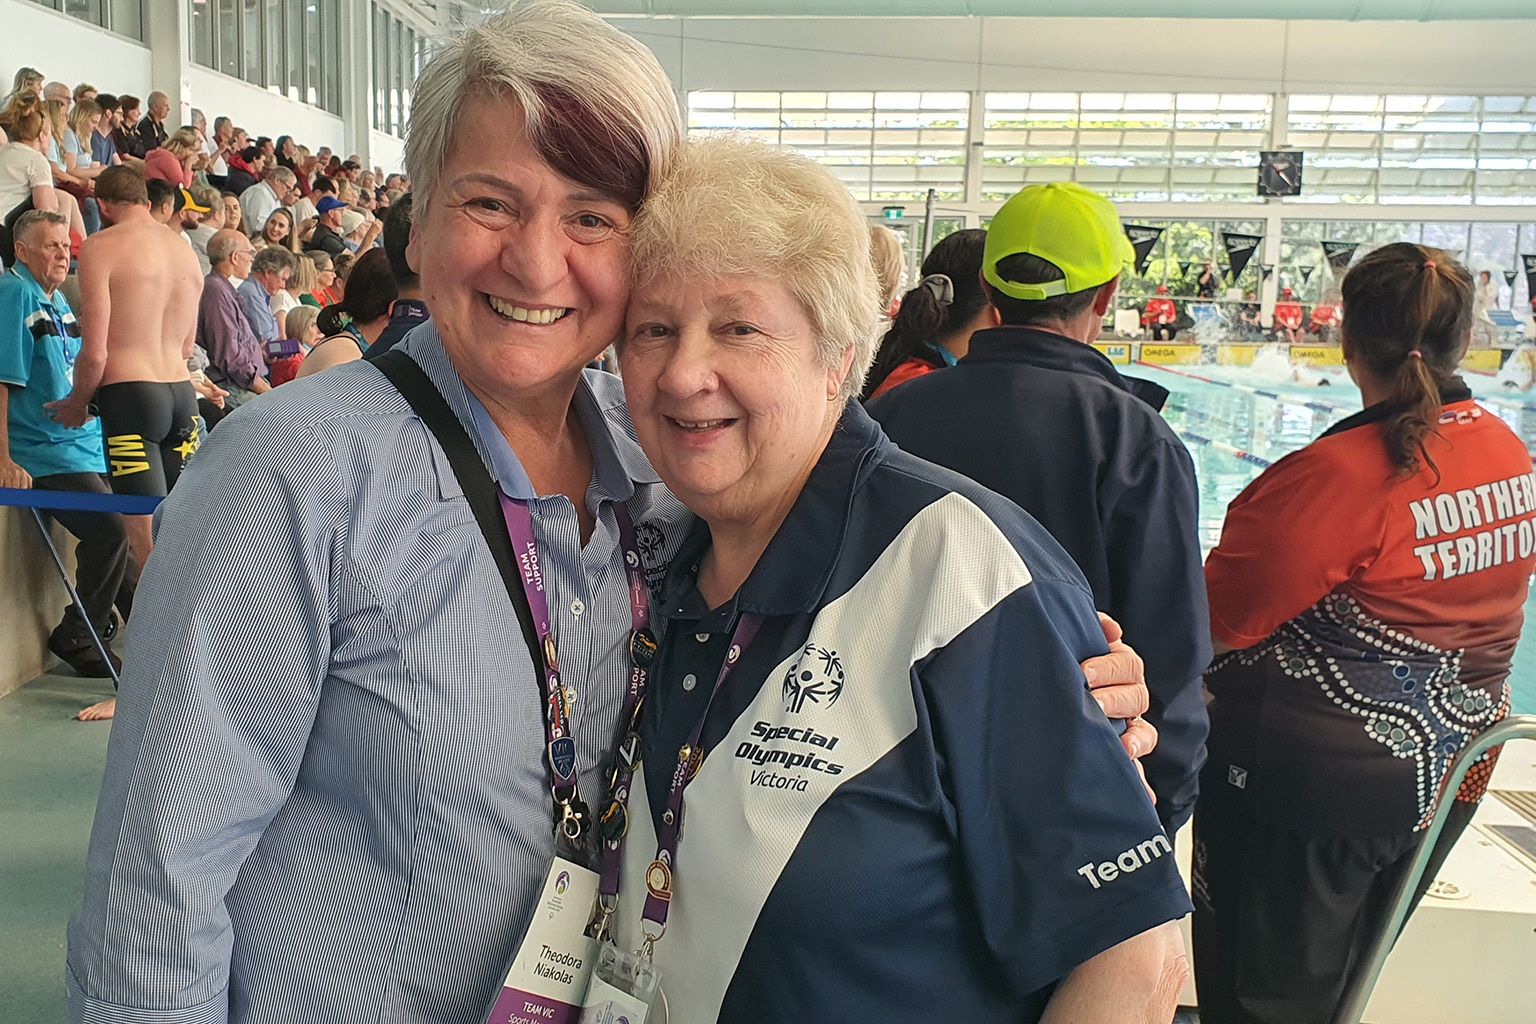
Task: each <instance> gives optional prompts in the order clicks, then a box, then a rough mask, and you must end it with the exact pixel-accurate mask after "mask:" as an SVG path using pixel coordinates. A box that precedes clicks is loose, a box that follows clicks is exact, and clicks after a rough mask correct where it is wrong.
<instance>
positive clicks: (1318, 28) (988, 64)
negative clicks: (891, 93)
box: [610, 17, 1536, 95]
mask: <svg viewBox="0 0 1536 1024" xmlns="http://www.w3.org/2000/svg"><path fill="white" fill-rule="evenodd" d="M610 20H611V21H612V22H613V23H614V24H615V25H617V26H619V27H620V28H622V29H624V30H625V31H627V32H630V33H632V34H633V35H635V36H636V37H637V38H639V39H640V40H641V41H642V42H644V43H645V44H647V45H648V46H650V47H651V49H652V50H654V51H655V52H656V54H657V57H658V58H659V59H660V60H661V62H662V66H663V67H665V68H666V70H667V73H668V74H669V75H671V76H672V81H673V84H674V85H676V86H677V87H678V89H679V90H683V91H689V90H694V89H723V90H732V89H734V90H773V91H776V90H782V89H805V90H831V89H847V90H867V89H891V90H951V89H957V90H970V89H994V90H999V91H1008V90H1019V91H1025V90H1051V91H1063V92H1075V91H1082V90H1106V91H1126V90H1138V91H1202V90H1204V91H1224V92H1295V93H1304V92H1399V93H1450V94H1478V93H1523V94H1526V95H1533V94H1536V20H1529V21H1510V22H1488V21H1478V22H1446V21H1438V22H1349V21H1293V22H1283V21H1256V20H1242V21H1238V20H1225V21H1223V20H1169V19H1157V18H1146V19H1133V18H1125V19H1113V18H754V19H748V20H739V19H737V20H733V19H720V18H686V19H676V18H667V19H647V18H623V17H614V18H611V19H610Z"/></svg>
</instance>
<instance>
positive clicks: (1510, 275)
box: [1504, 270, 1520, 288]
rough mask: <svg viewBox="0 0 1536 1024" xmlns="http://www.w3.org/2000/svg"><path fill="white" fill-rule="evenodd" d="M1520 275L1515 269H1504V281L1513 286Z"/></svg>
mask: <svg viewBox="0 0 1536 1024" xmlns="http://www.w3.org/2000/svg"><path fill="white" fill-rule="evenodd" d="M1519 276H1520V275H1519V274H1517V273H1515V272H1514V271H1513V270H1506V271H1504V283H1505V284H1506V285H1508V286H1509V287H1511V288H1513V287H1514V286H1515V278H1517V277H1519Z"/></svg>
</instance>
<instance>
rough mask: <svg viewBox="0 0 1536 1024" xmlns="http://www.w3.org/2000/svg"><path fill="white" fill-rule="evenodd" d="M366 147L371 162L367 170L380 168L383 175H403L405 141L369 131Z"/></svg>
mask: <svg viewBox="0 0 1536 1024" xmlns="http://www.w3.org/2000/svg"><path fill="white" fill-rule="evenodd" d="M368 145H369V148H370V154H371V155H372V157H373V162H372V163H370V164H369V165H368V167H369V169H370V170H371V169H372V168H375V167H382V168H383V169H384V173H385V174H392V173H394V172H395V171H399V172H401V173H402V174H403V173H405V140H404V139H397V138H395V137H394V136H393V135H385V134H384V133H383V132H379V131H371V130H370V131H369V133H368Z"/></svg>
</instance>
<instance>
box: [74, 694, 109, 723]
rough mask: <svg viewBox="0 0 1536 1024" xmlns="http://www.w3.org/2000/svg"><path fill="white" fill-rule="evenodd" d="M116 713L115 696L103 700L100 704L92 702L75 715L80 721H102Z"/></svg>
mask: <svg viewBox="0 0 1536 1024" xmlns="http://www.w3.org/2000/svg"><path fill="white" fill-rule="evenodd" d="M115 714H117V698H116V697H113V698H112V699H111V700H104V701H102V702H101V703H100V704H92V705H91V706H90V707H88V708H86V709H85V710H84V711H82V712H80V713H79V714H78V715H76V716H75V717H76V718H78V719H79V720H80V721H82V722H102V721H105V720H106V719H108V718H111V717H112V716H113V715H115Z"/></svg>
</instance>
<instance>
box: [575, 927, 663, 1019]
mask: <svg viewBox="0 0 1536 1024" xmlns="http://www.w3.org/2000/svg"><path fill="white" fill-rule="evenodd" d="M657 938H660V936H657ZM652 941H653V940H652V939H650V938H649V937H647V938H646V940H645V945H643V946H641V947H640V950H641V951H640V952H639V953H626V952H624V950H622V949H620V948H619V947H618V946H615V945H614V944H613V943H612V942H611V941H610V942H604V943H603V944H602V946H601V947H600V948H599V949H598V951H597V964H596V966H595V967H594V968H593V970H592V981H591V984H590V985H589V986H588V988H587V1001H586V1004H585V1005H584V1006H583V1007H582V1011H581V1024H620V1022H628V1024H667V1016H668V1014H667V998H666V996H665V995H664V994H663V993H662V991H661V969H660V968H659V967H657V966H656V965H655V964H654V963H652V962H651V958H650V955H649V952H650V946H651V942H652Z"/></svg>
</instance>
